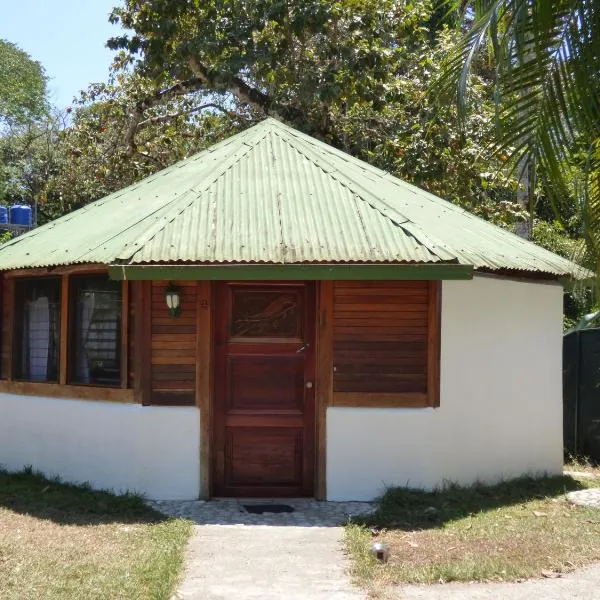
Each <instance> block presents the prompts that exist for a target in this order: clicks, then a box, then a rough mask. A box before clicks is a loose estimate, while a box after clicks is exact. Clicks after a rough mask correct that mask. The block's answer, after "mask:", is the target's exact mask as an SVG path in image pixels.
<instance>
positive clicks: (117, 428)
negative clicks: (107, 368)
mask: <svg viewBox="0 0 600 600" xmlns="http://www.w3.org/2000/svg"><path fill="white" fill-rule="evenodd" d="M0 465H3V466H4V467H5V468H8V469H9V470H20V469H22V468H23V467H24V466H27V465H31V466H33V468H34V469H37V470H40V471H42V472H43V473H45V474H46V475H50V476H52V475H60V476H61V477H62V478H63V479H64V480H65V481H69V482H89V483H90V484H91V485H92V487H94V488H98V489H112V490H115V491H119V492H124V491H127V490H129V491H135V492H139V493H142V494H145V495H146V496H147V497H149V498H160V499H165V500H166V499H173V500H176V499H194V498H197V497H198V495H199V490H200V473H199V468H200V416H199V412H198V409H197V408H195V407H147V406H144V407H142V406H140V405H136V404H118V403H110V402H90V401H79V400H70V399H67V400H64V399H57V398H44V397H37V396H20V395H16V394H6V393H0Z"/></svg>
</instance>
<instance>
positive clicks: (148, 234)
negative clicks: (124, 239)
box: [116, 127, 268, 261]
mask: <svg viewBox="0 0 600 600" xmlns="http://www.w3.org/2000/svg"><path fill="white" fill-rule="evenodd" d="M251 129H253V130H254V137H255V138H257V139H254V140H253V143H252V144H249V143H247V141H244V142H243V143H242V144H241V145H240V148H239V150H237V151H236V152H235V153H234V154H233V155H231V156H229V157H228V158H227V159H226V160H225V161H223V162H221V163H219V164H218V165H216V166H215V168H214V169H212V170H211V171H209V173H208V174H206V175H205V178H204V180H203V182H202V185H201V186H199V187H200V189H197V188H196V187H194V186H193V187H191V188H189V189H188V190H187V191H186V192H185V193H184V194H182V195H181V196H180V197H179V198H178V199H177V200H175V201H174V202H173V203H171V204H169V205H168V206H170V207H171V208H172V210H170V211H169V213H168V214H166V215H164V216H163V217H161V218H160V220H159V221H156V222H154V223H153V224H151V225H150V226H149V227H148V229H147V230H145V231H144V232H143V233H142V234H140V237H139V238H137V240H135V241H134V242H131V244H129V245H130V246H132V245H134V244H137V245H138V247H137V248H136V249H135V251H134V252H133V253H132V254H131V255H129V256H127V255H125V254H124V252H125V246H127V245H128V244H125V246H123V248H122V249H121V250H119V252H118V253H117V254H116V260H119V261H122V260H132V259H133V258H134V257H135V255H136V254H137V253H138V252H140V250H141V249H142V247H143V245H144V244H146V243H147V242H149V241H151V240H152V239H153V238H154V237H156V236H157V235H158V234H159V233H160V232H161V231H162V230H163V229H164V228H165V227H166V226H167V225H168V224H169V223H171V222H173V221H174V220H175V219H177V217H179V216H180V215H181V214H182V213H183V212H185V210H186V209H187V208H188V207H190V206H191V205H192V204H193V203H194V202H195V201H196V200H197V199H198V197H199V196H201V195H202V194H203V193H204V192H205V191H206V190H207V189H208V188H210V186H211V185H213V184H214V183H215V182H216V181H217V180H218V179H219V178H220V177H221V176H222V175H223V174H224V173H225V172H226V171H228V170H229V169H231V168H232V167H233V166H234V165H235V164H236V163H238V162H239V161H240V160H242V158H244V157H245V156H246V155H247V154H248V153H249V152H251V151H252V150H253V149H254V148H256V146H257V145H258V144H260V143H261V142H262V141H263V140H264V139H265V138H266V137H267V135H268V131H263V130H256V128H255V127H252V128H251ZM251 139H252V138H251ZM215 173H216V175H215ZM190 194H193V197H192V199H191V200H189V199H188V196H189V195H190ZM184 199H185V205H184V206H183V207H181V206H180V204H183V203H184V202H183V201H184Z"/></svg>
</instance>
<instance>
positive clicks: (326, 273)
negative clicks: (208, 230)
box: [108, 263, 473, 281]
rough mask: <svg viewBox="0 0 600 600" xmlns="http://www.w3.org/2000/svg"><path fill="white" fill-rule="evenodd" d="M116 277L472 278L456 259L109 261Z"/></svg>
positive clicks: (277, 278)
mask: <svg viewBox="0 0 600 600" xmlns="http://www.w3.org/2000/svg"><path fill="white" fill-rule="evenodd" d="M108 273H109V275H110V277H111V278H112V279H117V280H134V281H135V280H159V281H160V280H162V281H165V280H166V281H168V280H173V279H177V280H182V281H185V280H213V281H225V280H230V281H231V280H245V281H251V280H280V281H285V280H307V279H309V280H323V281H327V280H403V279H406V280H442V279H449V280H450V279H463V280H464V279H472V278H473V266H472V265H459V264H456V263H431V264H423V263H393V264H390V263H364V264H348V263H302V264H267V263H246V264H214V263H213V264H185V265H183V264H144V265H140V264H137V265H122V264H112V265H110V266H109V267H108Z"/></svg>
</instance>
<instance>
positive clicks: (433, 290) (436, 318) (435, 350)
mask: <svg viewBox="0 0 600 600" xmlns="http://www.w3.org/2000/svg"><path fill="white" fill-rule="evenodd" d="M441 292H442V283H441V281H429V304H428V308H427V391H426V392H425V393H415V392H404V393H396V392H393V393H390V392H376V393H369V392H336V391H333V390H332V391H331V402H330V406H338V407H364V408H437V407H439V405H440V358H441V357H440V345H441V344H440V342H441V321H442V319H441V307H442V302H441ZM329 293H330V294H331V296H332V297H331V301H330V306H331V308H330V310H331V311H332V313H333V311H335V306H334V304H333V286H331V290H330V291H329ZM332 333H333V332H331V333H330V335H332ZM332 343H333V341H332ZM331 365H332V370H333V356H332V357H331Z"/></svg>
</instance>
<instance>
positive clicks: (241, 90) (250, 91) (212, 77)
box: [189, 56, 279, 116]
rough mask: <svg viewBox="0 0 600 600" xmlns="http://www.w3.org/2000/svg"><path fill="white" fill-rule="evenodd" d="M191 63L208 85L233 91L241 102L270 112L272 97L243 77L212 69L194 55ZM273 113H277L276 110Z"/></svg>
mask: <svg viewBox="0 0 600 600" xmlns="http://www.w3.org/2000/svg"><path fill="white" fill-rule="evenodd" d="M189 64H190V69H191V70H192V72H193V73H194V75H195V76H196V78H197V79H200V80H201V81H202V82H203V83H204V85H205V86H206V87H211V88H213V89H214V90H217V91H221V92H231V93H232V94H233V95H234V96H235V97H236V98H237V99H238V100H239V101H240V102H243V103H244V104H249V105H250V106H252V107H254V108H257V109H259V110H260V111H261V112H263V113H265V114H267V113H269V109H270V108H271V98H270V97H269V96H267V95H266V94H264V93H263V92H261V91H260V90H257V89H256V88H253V87H252V86H250V85H248V84H247V83H246V82H245V81H244V80H243V79H242V78H241V77H236V76H234V75H223V74H222V73H219V72H216V71H211V70H209V69H207V68H206V67H205V66H204V65H203V64H201V63H200V62H199V61H198V60H197V59H196V57H194V56H192V57H190V59H189ZM271 114H275V115H277V113H275V112H272V113H271ZM277 116H279V115H277Z"/></svg>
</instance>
